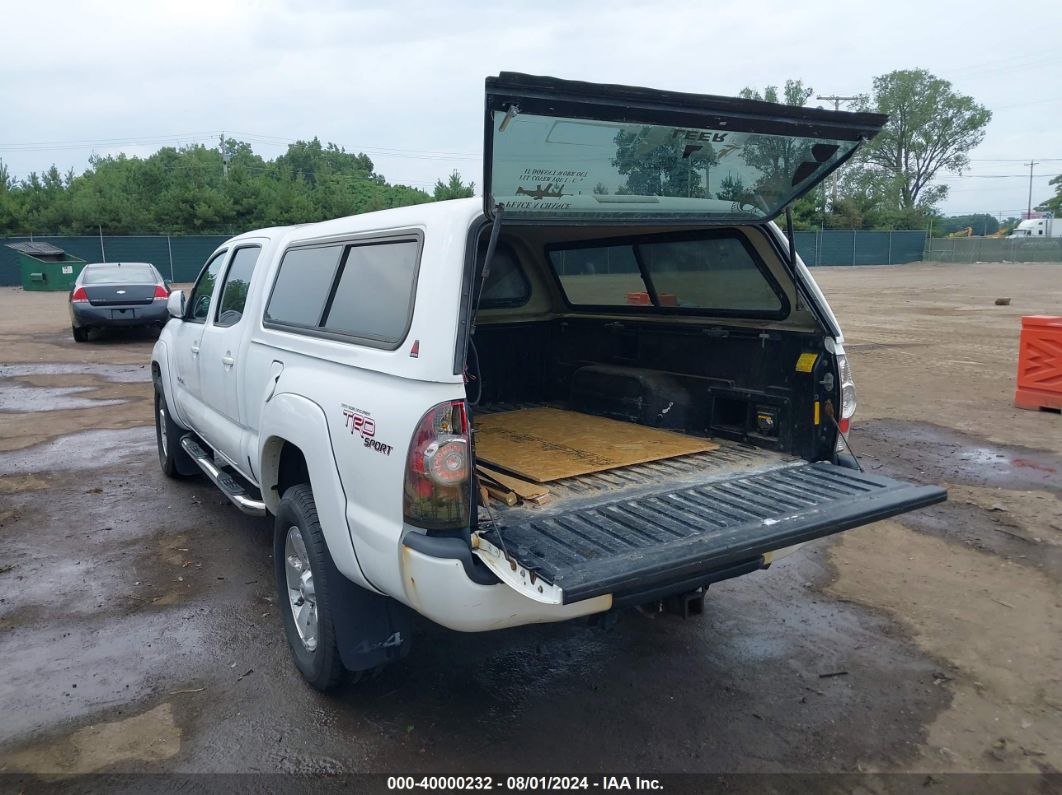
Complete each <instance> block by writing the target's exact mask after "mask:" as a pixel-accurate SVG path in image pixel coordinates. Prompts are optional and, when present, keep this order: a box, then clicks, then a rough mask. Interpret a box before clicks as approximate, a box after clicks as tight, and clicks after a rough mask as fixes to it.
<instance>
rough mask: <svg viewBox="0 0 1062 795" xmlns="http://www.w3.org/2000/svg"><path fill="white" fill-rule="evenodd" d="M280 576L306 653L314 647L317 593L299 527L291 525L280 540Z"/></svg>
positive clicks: (315, 643)
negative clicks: (282, 575) (286, 587)
mask: <svg viewBox="0 0 1062 795" xmlns="http://www.w3.org/2000/svg"><path fill="white" fill-rule="evenodd" d="M284 576H285V578H286V579H287V585H288V606H289V607H290V608H291V617H292V618H293V619H294V620H295V630H296V631H297V632H298V633H299V640H301V641H302V645H303V646H304V647H305V648H306V651H313V650H314V649H316V648H317V594H316V592H315V591H314V587H313V569H312V568H310V558H309V556H308V555H307V554H306V544H305V543H304V542H303V540H302V533H301V532H300V531H299V528H298V527H296V526H294V525H292V526H291V527H289V528H288V534H287V537H286V538H285V539H284Z"/></svg>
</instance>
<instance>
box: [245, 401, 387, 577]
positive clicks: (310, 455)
mask: <svg viewBox="0 0 1062 795" xmlns="http://www.w3.org/2000/svg"><path fill="white" fill-rule="evenodd" d="M258 439H259V442H258V461H259V472H260V473H261V478H260V482H261V484H262V499H263V500H264V501H265V503H266V507H267V508H269V510H270V512H271V513H274V514H275V513H276V510H277V506H278V505H279V504H280V496H281V495H280V494H279V493H278V492H277V488H276V486H277V480H278V476H279V470H280V454H281V450H283V447H284V443H285V442H287V443H290V444H293V445H295V446H296V447H298V448H299V449H300V450H301V451H302V454H303V457H304V458H305V459H306V468H307V470H308V471H309V473H310V485H311V487H312V488H313V492H314V503H315V505H316V506H317V515H318V518H319V519H320V521H321V529H322V530H323V532H324V536H325V543H326V544H327V545H328V552H329V554H330V555H331V557H332V560H333V562H334V563H335V565H336V568H337V569H338V571H339V573H340V574H342V575H343V576H344V577H346V578H347V579H348V580H350V581H351V582H353V583H355V584H357V585H360V586H361V587H362V588H364V589H366V590H368V591H370V592H373V593H380V590H379V589H378V588H376V587H375V586H374V585H373V584H372V583H371V582H370V581H369V579H368V578H367V577H366V576H365V573H364V572H363V571H362V568H361V564H360V562H359V561H358V553H357V549H356V548H355V544H354V538H353V536H352V534H351V532H350V526H349V525H348V524H347V510H346V509H347V496H346V491H345V490H344V488H343V482H342V480H341V479H340V477H339V468H338V466H337V464H336V460H335V454H334V453H333V451H332V438H331V434H330V433H329V430H328V420H327V418H326V416H325V413H324V410H323V409H322V408H321V407H320V406H319V405H318V404H316V403H314V402H313V401H312V400H309V399H308V398H305V397H303V396H301V395H296V394H293V393H291V392H282V393H279V394H275V395H273V396H272V398H270V399H269V400H268V401H267V402H266V403H265V405H264V406H263V407H262V414H261V418H260V420H259V437H258Z"/></svg>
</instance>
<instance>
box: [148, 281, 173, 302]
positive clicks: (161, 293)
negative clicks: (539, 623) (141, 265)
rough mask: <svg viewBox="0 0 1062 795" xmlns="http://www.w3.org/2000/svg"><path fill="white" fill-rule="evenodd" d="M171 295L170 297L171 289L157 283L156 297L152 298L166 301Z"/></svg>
mask: <svg viewBox="0 0 1062 795" xmlns="http://www.w3.org/2000/svg"><path fill="white" fill-rule="evenodd" d="M169 297H170V291H169V290H167V289H166V288H165V287H164V286H163V285H161V284H156V285H155V297H154V298H153V299H152V300H153V301H165V300H166V299H168V298H169Z"/></svg>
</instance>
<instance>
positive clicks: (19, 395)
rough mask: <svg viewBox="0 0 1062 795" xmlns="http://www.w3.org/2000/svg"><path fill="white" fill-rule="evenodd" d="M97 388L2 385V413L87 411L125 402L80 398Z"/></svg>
mask: <svg viewBox="0 0 1062 795" xmlns="http://www.w3.org/2000/svg"><path fill="white" fill-rule="evenodd" d="M96 389H97V387H95V386H67V387H39V386H26V385H23V384H18V383H14V384H0V411H7V412H19V413H32V412H38V411H61V410H62V409H86V408H93V407H96V406H116V405H118V404H120V403H125V402H126V401H124V400H118V399H111V400H100V399H97V398H90V397H78V395H79V394H81V393H84V392H94V391H96Z"/></svg>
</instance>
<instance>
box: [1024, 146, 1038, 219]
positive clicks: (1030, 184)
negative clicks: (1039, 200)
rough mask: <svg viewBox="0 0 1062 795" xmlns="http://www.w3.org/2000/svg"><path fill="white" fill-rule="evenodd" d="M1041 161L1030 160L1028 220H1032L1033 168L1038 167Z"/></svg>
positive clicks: (1028, 164) (1026, 215)
mask: <svg viewBox="0 0 1062 795" xmlns="http://www.w3.org/2000/svg"><path fill="white" fill-rule="evenodd" d="M1039 164H1040V161H1039V160H1030V161H1029V162H1028V163H1026V164H1025V165H1027V166H1028V167H1029V210H1028V212H1027V213H1026V214H1025V217H1026V218H1032V182H1033V166H1038V165H1039Z"/></svg>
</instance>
